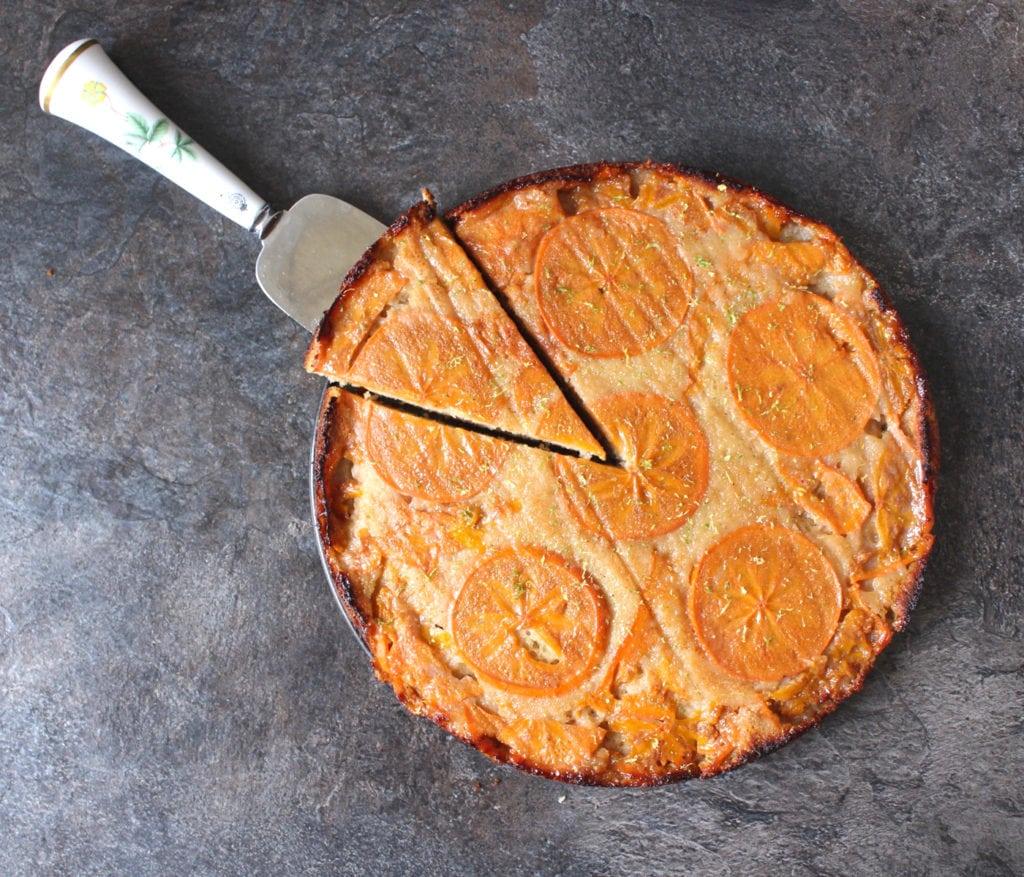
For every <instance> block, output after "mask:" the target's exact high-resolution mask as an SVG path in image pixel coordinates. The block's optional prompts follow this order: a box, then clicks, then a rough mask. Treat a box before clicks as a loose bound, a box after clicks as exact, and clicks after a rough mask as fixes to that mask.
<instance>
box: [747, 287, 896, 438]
mask: <svg viewBox="0 0 1024 877" xmlns="http://www.w3.org/2000/svg"><path fill="white" fill-rule="evenodd" d="M728 360H729V363H728V368H729V386H730V387H731V389H732V394H733V398H734V399H735V400H736V404H737V406H738V407H739V409H740V411H741V412H742V414H743V417H744V418H745V419H746V420H747V422H748V423H750V425H751V426H752V427H753V428H754V429H755V430H757V432H758V433H759V434H760V435H761V437H762V438H764V440H765V441H767V442H768V443H769V444H771V445H772V446H774V447H775V448H777V449H779V450H781V451H784V452H786V453H789V454H793V455H795V456H798V457H823V456H825V455H827V454H831V453H834V452H835V451H839V450H841V449H842V448H844V447H846V446H847V445H848V444H850V442H852V441H853V440H854V439H855V438H857V436H858V435H859V434H860V433H861V431H862V430H863V428H864V425H865V424H866V423H867V421H868V418H869V417H870V416H871V413H872V411H873V410H874V408H875V404H876V403H877V402H878V394H879V391H880V387H881V378H880V375H879V370H878V362H877V360H876V358H875V354H874V351H873V350H872V349H871V345H870V343H869V342H868V340H867V338H866V337H865V336H864V333H863V332H861V330H860V329H859V328H858V326H857V325H856V323H854V321H853V320H852V319H851V318H850V317H849V316H847V315H846V314H844V313H843V312H842V311H841V310H840V309H839V308H838V307H836V306H835V305H834V304H832V302H830V301H829V300H828V299H826V298H823V297H822V296H820V295H814V294H812V293H803V292H801V293H795V294H793V295H791V296H788V297H785V298H779V299H774V300H772V301H770V302H767V303H766V304H763V305H760V306H759V307H756V308H753V309H752V310H749V311H747V313H745V314H744V315H743V317H742V318H741V319H740V321H739V323H738V325H737V326H736V328H735V329H734V330H733V333H732V337H731V338H730V341H729V356H728Z"/></svg>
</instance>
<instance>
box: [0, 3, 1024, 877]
mask: <svg viewBox="0 0 1024 877" xmlns="http://www.w3.org/2000/svg"><path fill="white" fill-rule="evenodd" d="M232 5H233V4H226V3H216V2H155V0H140V2H133V3H130V4H128V3H121V2H116V0H93V2H91V3H89V4H81V5H78V4H65V3H62V2H38V3H35V2H27V0H9V2H8V3H6V4H5V6H4V10H3V14H2V22H3V39H2V42H0V81H2V82H3V83H4V85H3V90H2V93H0V130H2V131H3V136H2V137H0V211H2V212H0V288H2V294H0V333H2V336H0V337H2V340H0V436H2V438H0V543H2V545H3V549H2V550H0V777H2V779H0V873H3V874H5V875H16V874H35V873H64V874H75V875H78V874H109V873H130V874H134V875H149V874H167V873H188V872H193V873H224V874H228V873H230V874H252V873H274V874H280V873H303V874H314V873H349V874H360V875H361V874H369V873H380V872H388V871H390V872H395V873H413V874H420V873H452V874H463V873H464V874H470V873H473V874H487V873H495V874H505V873H556V872H557V873H565V874H591V873H598V874H638V873H645V872H657V873H680V874H737V873H748V872H753V873H757V872H768V871H771V872H773V873H792V874H800V875H803V874H837V875H838V874H844V875H846V874H861V873H865V874H866V873H871V874H877V873H883V874H884V873H927V872H930V873H957V872H959V873H986V874H1010V873H1018V874H1019V873H1022V872H1024V780H1022V777H1024V644H1022V639H1024V584H1022V578H1024V560H1022V547H1021V536H1022V518H1024V503H1022V499H1021V496H1022V486H1024V475H1022V471H1024V453H1022V445H1024V442H1022V422H1024V418H1022V414H1021V406H1022V404H1024V382H1022V365H1024V331H1022V330H1024V321H1022V318H1021V305H1022V295H1024V269H1022V260H1024V220H1022V212H1021V205H1022V203H1024V174H1022V161H1021V159H1022V152H1024V148H1022V143H1024V121H1022V120H1024V97H1022V94H1024V92H1022V89H1021V82H1022V81H1024V37H1022V25H1024V11H1022V7H1021V6H1020V4H1018V3H1015V2H1012V0H999V2H943V3H938V2H936V3H924V2H912V3H907V2H899V0H891V2H888V3H882V2H869V3H860V2H841V3H837V4H832V3H824V2H821V3H812V2H797V0H789V2H778V3H756V2H749V3H747V2H708V3H688V4H674V3H659V2H624V3H615V4H612V3H600V4H595V5H591V4H589V3H587V4H584V3H580V2H570V0H564V2H560V0H551V2H548V3H542V2H536V3H522V4H518V3H516V4H512V3H501V4H498V3H443V4H441V3H437V4H434V3H432V4H423V5H420V6H415V5H412V4H408V3H384V2H381V3H376V4H371V5H370V6H369V7H366V6H362V5H360V4H355V3H352V4H347V3H343V4H326V3H324V4H321V3H315V2H309V3H299V2H291V3H278V4H274V3H264V4H258V3H253V4H244V5H243V4H234V9H232V10H229V9H228V7H230V6H232ZM80 36H96V37H99V38H100V39H101V40H102V41H103V43H104V45H105V46H106V47H107V49H108V51H109V52H110V54H111V55H112V56H113V57H114V58H115V60H117V61H118V62H119V63H120V64H121V65H122V66H123V68H124V69H125V71H126V72H127V73H128V74H129V75H130V76H131V77H133V78H134V79H135V80H136V81H137V83H138V84H139V85H140V86H141V87H142V88H143V90H144V91H146V92H147V93H148V94H149V95H150V96H151V97H152V98H153V99H154V101H155V102H156V103H157V105H158V106H160V107H161V108H162V109H163V110H164V111H165V112H167V113H168V114H169V115H170V117H171V118H172V119H174V120H175V121H176V122H177V123H178V124H180V125H181V126H182V127H183V128H184V129H185V130H187V131H188V132H189V133H190V134H191V135H192V136H193V137H194V138H195V139H196V140H198V141H199V142H200V143H202V144H204V145H205V146H207V148H209V149H210V151H211V152H213V153H214V154H215V155H217V156H219V157H221V158H222V160H223V161H224V162H225V163H226V164H227V165H228V166H229V167H231V168H233V169H234V170H236V171H237V172H238V173H239V174H240V175H241V176H242V177H243V178H245V179H246V180H249V181H252V182H253V183H254V184H255V185H256V187H257V188H261V189H262V191H263V192H264V193H266V195H267V197H269V198H270V199H271V200H272V201H274V202H276V203H279V204H288V203H291V201H293V200H295V199H296V198H298V197H300V196H301V195H303V194H305V193H307V192H311V191H313V192H315V191H323V192H327V193H331V194H336V195H339V196H341V197H344V198H346V199H348V200H351V201H352V202H354V203H355V204H357V205H358V206H360V207H363V208H364V209H366V210H368V211H370V212H372V213H374V214H375V215H377V216H379V217H381V218H384V219H387V218H388V217H391V216H394V215H395V214H396V213H397V212H398V211H399V210H400V209H402V208H403V207H405V206H407V205H408V204H410V203H411V202H412V201H413V200H414V198H415V195H416V193H417V191H418V189H419V187H420V186H422V185H428V186H430V187H431V188H432V189H433V190H434V191H435V192H436V193H437V195H438V198H439V199H440V201H441V202H442V204H447V205H451V204H454V203H456V202H457V201H458V200H460V199H462V198H464V197H467V196H469V195H470V194H472V193H474V192H476V191H478V190H480V189H482V188H484V187H487V186H489V185H491V184H493V183H496V182H498V181H501V180H503V179H505V178H507V177H510V176H512V175H516V174H520V173H525V172H528V171H531V170H536V169H541V168H547V167H551V166H555V165H559V164H566V163H572V162H576V161H586V160H594V159H599V158H642V157H647V156H650V157H654V158H657V159H663V160H670V161H678V162H682V163H686V164H691V165H697V166H703V167H709V168H716V169H718V170H721V171H722V172H724V173H726V174H729V175H732V176H735V177H739V178H741V179H744V180H748V181H750V182H752V183H754V184H755V185H757V186H758V187H760V188H762V189H764V190H766V191H767V192H769V193H772V194H774V195H776V196H777V197H779V198H781V199H783V200H784V201H786V202H788V203H790V204H791V205H792V206H794V207H795V208H797V209H799V210H801V211H804V212H806V213H809V214H810V215H812V216H815V217H818V218H821V219H822V220H824V221H826V222H828V223H830V224H832V225H833V226H834V227H835V228H836V229H837V230H838V231H839V232H840V234H842V235H843V237H844V238H845V239H846V241H847V242H848V244H849V245H850V247H851V249H852V250H853V251H854V253H856V254H857V255H858V256H859V257H860V258H861V259H862V260H863V261H864V262H865V263H866V264H867V265H868V266H870V267H871V268H872V269H873V270H874V271H875V273H876V274H877V276H878V277H879V278H880V280H881V281H882V283H883V285H884V286H885V287H886V288H887V289H888V291H889V292H890V294H891V295H892V297H893V299H894V300H895V302H896V304H897V306H898V307H899V309H900V311H901V313H902V314H903V316H904V317H905V319H906V322H907V324H908V325H909V327H910V330H911V333H912V337H913V340H914V342H915V344H916V345H917V347H918V349H919V351H920V353H921V356H922V358H923V361H924V364H925V366H926V368H927V370H928V372H929V373H930V375H931V378H932V381H933V387H934V394H935V399H936V403H937V407H938V414H939V420H940V426H941V430H942V438H943V472H942V482H941V485H940V494H939V501H938V526H937V535H938V544H937V549H936V552H935V555H934V560H933V562H932V564H931V566H930V568H929V570H928V573H927V577H926V582H925V588H924V592H923V594H922V596H921V600H920V603H919V605H918V607H917V610H916V612H915V614H914V616H913V621H912V623H911V625H910V629H909V631H908V632H907V633H905V634H903V635H901V636H899V637H897V639H896V640H895V641H894V643H893V644H892V646H891V648H890V649H889V651H888V652H887V653H886V654H885V655H884V656H883V657H882V659H881V660H880V661H879V663H878V666H877V668H876V670H875V672H874V673H873V674H872V676H871V677H870V680H869V682H868V684H867V686H866V687H865V690H864V691H863V693H861V694H860V695H858V696H857V697H855V698H854V699H853V700H851V701H850V702H849V703H847V704H846V705H844V706H843V707H842V708H841V709H840V710H839V712H838V713H837V714H836V715H834V716H833V717H831V718H829V719H827V720H826V721H825V722H824V724H823V725H822V726H821V727H820V728H819V729H817V730H815V731H812V732H810V733H808V734H807V735H805V736H804V737H803V738H801V739H800V740H798V741H796V742H795V743H793V744H791V745H789V746H787V747H785V748H784V749H782V750H780V751H779V752H777V753H775V754H773V755H770V756H768V757H766V758H763V759H761V760H760V761H758V762H756V763H754V764H752V765H750V766H748V767H745V768H743V769H741V770H739V771H738V772H735V773H733V774H730V775H727V776H724V777H721V778H719V779H715V780H712V781H708V782H701V783H687V784H682V785H676V786H671V787H667V788H661V789H656V790H650V791H643V790H635V791H615V790H602V789H587V788H569V787H566V786H562V785H559V784H556V783H553V782H549V781H546V780H541V779H535V778H531V777H528V776H525V775H522V774H519V773H517V772H515V771H513V770H511V769H506V768H502V767H498V766H495V765H492V764H491V763H489V762H488V761H486V760H485V759H484V758H483V757H482V756H480V755H478V754H477V753H476V752H475V751H473V750H471V749H468V748H466V747H465V746H463V745H462V744H460V743H457V742H453V741H452V740H450V739H449V738H448V737H447V736H446V735H445V734H443V733H442V732H441V731H439V730H437V729H436V728H434V727H433V726H432V725H430V724H428V723H427V722H424V721H420V720H413V719H411V718H410V717H409V716H408V715H407V714H406V713H405V712H404V711H403V709H402V708H401V707H400V706H399V705H398V704H397V703H396V701H395V699H394V697H393V696H392V695H391V693H390V691H389V690H386V689H384V688H382V687H381V686H380V685H379V684H377V683H376V682H374V680H373V678H372V675H371V673H370V670H369V668H368V666H367V662H366V659H365V657H364V655H363V653H362V652H361V651H360V649H359V647H358V646H357V644H356V642H355V641H354V640H353V638H352V637H351V635H350V634H349V632H348V630H347V629H346V627H345V624H344V622H343V621H342V619H341V617H340V616H339V614H338V612H337V610H336V608H335V606H334V603H333V600H332V599H331V597H330V595H329V593H328V591H327V589H326V587H325V584H324V580H323V576H322V573H321V570H320V565H319V561H318V560H317V556H316V552H315V549H314V544H313V532H312V528H311V524H310V516H309V511H308V500H307V458H308V454H309V440H310V433H311V426H312V421H313V417H314V413H315V409H316V405H317V400H318V398H319V395H320V384H319V382H318V381H316V380H314V379H312V378H311V377H309V376H307V375H306V374H305V373H304V372H303V371H302V368H301V365H300V361H301V357H302V353H303V350H304V346H305V343H306V338H305V336H304V335H303V334H302V332H301V331H299V330H298V329H297V328H296V327H295V326H294V325H293V324H292V323H291V322H290V321H289V320H287V319H286V318H284V317H283V316H282V315H281V314H280V313H279V312H278V311H277V310H276V309H275V308H274V306H273V305H271V304H270V303H269V302H268V301H267V300H265V299H264V298H263V297H262V296H261V295H260V293H259V290H258V289H257V287H256V286H255V283H254V281H253V275H252V263H253V259H254V257H255V255H256V250H255V245H254V244H253V243H252V242H250V241H248V240H247V239H246V238H245V236H244V235H243V234H242V233H240V232H239V230H238V229H236V228H235V227H234V226H232V225H230V224H229V223H228V222H227V221H224V220H222V219H221V218H220V217H219V216H217V215H215V214H214V213H213V212H212V211H210V210H208V209H206V208H204V207H202V206H201V205H199V204H197V203H193V202H192V200H191V199H190V198H189V196H187V195H186V194H184V193H183V192H181V191H178V190H177V189H175V188H174V187H173V186H171V185H170V184H168V183H166V182H164V181H162V180H160V179H158V178H157V177H156V176H155V175H153V174H152V173H151V172H149V171H148V170H147V169H146V168H144V167H142V166H141V165H139V164H137V163H136V162H135V161H133V160H132V159H131V158H129V157H128V156H126V155H124V154H123V153H120V152H118V151H117V150H115V149H113V148H112V147H110V146H108V145H107V144H105V143H103V142H101V141H99V140H98V139H96V138H93V137H90V136H88V135H86V134H84V133H83V132H80V131H78V130H76V129H73V128H72V127H71V126H69V125H67V124H66V123H64V122H62V121H60V120H57V119H54V118H51V117H47V116H44V115H43V114H42V113H41V112H40V111H39V110H38V108H37V106H36V103H35V100H36V98H35V90H36V86H37V83H38V78H39V76H40V74H41V72H42V70H43V68H44V67H45V65H46V63H47V61H48V60H49V59H50V58H51V57H52V55H53V54H54V53H55V52H56V51H57V50H58V49H59V48H61V47H62V46H63V45H64V44H65V43H67V42H69V41H71V40H72V39H75V38H77V37H80Z"/></svg>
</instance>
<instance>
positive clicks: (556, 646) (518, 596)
mask: <svg viewBox="0 0 1024 877" xmlns="http://www.w3.org/2000/svg"><path fill="white" fill-rule="evenodd" d="M451 623H452V633H453V635H454V637H455V642H456V644H457V645H458V647H459V650H460V652H461V653H462V656H463V658H465V660H466V663H468V664H469V665H470V667H472V668H473V671H474V672H475V673H476V674H477V675H478V677H479V678H480V679H481V680H483V681H485V682H489V683H490V684H491V685H494V686H496V687H498V688H501V689H504V690H505V691H510V692H513V693H516V694H524V695H531V696H550V695H555V694H562V693H564V692H566V691H569V690H571V689H572V688H574V687H575V686H576V685H578V684H579V682H580V681H582V680H583V679H584V678H585V677H586V676H587V675H588V674H589V673H591V672H592V671H593V670H594V668H595V667H596V666H597V664H598V662H599V661H600V659H601V656H602V655H603V654H604V651H605V649H606V647H607V641H608V607H607V604H606V602H605V598H604V595H603V594H602V593H601V591H600V589H599V588H598V586H597V585H596V583H595V582H594V581H593V580H592V579H591V577H590V576H589V575H587V574H586V573H584V572H583V571H582V570H581V569H579V568H578V567H577V566H575V565H574V564H572V563H571V562H570V561H568V560H567V559H566V558H564V557H563V556H562V555H560V554H556V553H555V552H553V551H547V550H545V549H543V548H537V547H521V548H518V549H514V548H508V549H505V550H503V551H499V552H498V553H497V554H495V555H493V556H492V557H490V558H489V559H487V560H486V561H484V563H483V564H481V565H480V566H479V567H477V569H476V570H474V571H473V572H472V573H471V574H470V575H469V577H468V578H467V579H466V582H465V584H464V585H463V586H462V589H461V590H460V591H459V594H458V596H457V597H456V598H455V602H454V604H453V605H452V622H451Z"/></svg>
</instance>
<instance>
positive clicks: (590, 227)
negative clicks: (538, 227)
mask: <svg viewBox="0 0 1024 877" xmlns="http://www.w3.org/2000/svg"><path fill="white" fill-rule="evenodd" d="M535 275H536V285H537V301H538V304H539V306H540V310H541V314H542V315H543V317H544V322H545V323H546V324H547V326H548V328H549V329H550V330H551V332H552V333H553V334H554V335H555V337H557V338H558V339H559V340H560V341H561V342H562V343H563V344H565V345H566V346H568V347H570V348H572V349H573V350H575V351H577V352H578V353H583V354H586V355H587V356H595V357H622V356H631V355H633V354H637V353H643V352H644V351H645V350H651V349H652V348H654V347H657V346H658V345H659V344H661V343H662V342H663V341H665V340H666V339H667V338H669V337H670V336H671V335H672V334H673V333H674V332H675V331H676V329H677V328H678V327H679V324H680V323H681V322H682V321H683V318H684V317H685V316H686V310H687V308H688V307H689V304H690V298H691V295H692V293H693V277H692V275H691V274H690V270H689V268H687V266H686V263H685V262H684V261H683V260H682V258H681V257H680V255H679V253H678V252H677V250H676V247H675V242H674V241H673V239H672V236H671V234H670V233H669V230H668V228H667V227H666V226H665V224H664V223H663V222H661V220H659V219H655V218H654V217H653V216H648V215H647V214H644V213H639V212H637V211H635V210H626V209H622V208H616V207H612V208H607V209H601V210H588V211H586V212H584V213H579V214H577V215H576V216H572V217H570V218H569V219H566V220H565V221H563V222H560V223H559V224H558V225H556V226H555V227H554V228H553V229H551V231H549V232H548V233H547V234H546V235H545V236H544V238H543V240H542V241H541V242H540V247H539V248H538V250H537V264H536V269H535Z"/></svg>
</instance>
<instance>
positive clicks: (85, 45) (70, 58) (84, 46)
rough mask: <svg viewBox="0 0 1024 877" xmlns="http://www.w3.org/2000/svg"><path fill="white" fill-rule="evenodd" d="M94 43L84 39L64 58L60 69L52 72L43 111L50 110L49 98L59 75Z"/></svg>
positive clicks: (65, 71)
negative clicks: (52, 75)
mask: <svg viewBox="0 0 1024 877" xmlns="http://www.w3.org/2000/svg"><path fill="white" fill-rule="evenodd" d="M95 45H96V40H86V41H85V42H84V43H82V45H80V46H79V47H78V48H77V49H75V51H73V52H72V53H71V54H70V55H68V56H67V58H65V59H64V63H63V64H61V65H60V69H59V70H58V71H57V72H56V73H55V74H54V77H53V79H51V80H50V85H49V87H48V88H47V89H46V94H45V95H44V96H43V112H45V113H48V112H50V98H52V97H53V93H54V91H55V90H56V89H57V83H58V82H60V80H61V77H62V76H63V75H64V74H65V73H67V71H68V67H70V66H71V64H72V62H73V61H74V60H75V58H77V57H78V56H79V55H81V54H82V52H84V51H85V50H86V49H88V48H90V47H91V46H95Z"/></svg>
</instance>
